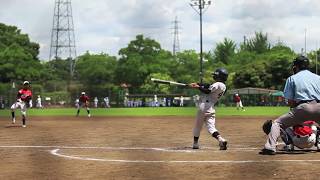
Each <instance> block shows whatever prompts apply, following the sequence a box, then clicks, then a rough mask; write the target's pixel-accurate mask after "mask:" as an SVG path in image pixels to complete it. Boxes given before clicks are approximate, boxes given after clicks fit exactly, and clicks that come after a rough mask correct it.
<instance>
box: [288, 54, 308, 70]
mask: <svg viewBox="0 0 320 180" xmlns="http://www.w3.org/2000/svg"><path fill="white" fill-rule="evenodd" d="M309 64H310V62H309V59H308V58H307V57H305V56H303V55H300V56H298V57H296V58H295V59H294V60H293V64H292V65H293V66H295V67H298V68H299V69H300V70H303V69H308V67H309Z"/></svg>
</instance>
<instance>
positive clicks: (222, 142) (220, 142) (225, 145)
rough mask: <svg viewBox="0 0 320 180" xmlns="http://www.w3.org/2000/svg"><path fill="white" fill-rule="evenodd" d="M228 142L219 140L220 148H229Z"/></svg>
mask: <svg viewBox="0 0 320 180" xmlns="http://www.w3.org/2000/svg"><path fill="white" fill-rule="evenodd" d="M227 144H228V142H227V141H226V140H224V141H219V147H220V150H227Z"/></svg>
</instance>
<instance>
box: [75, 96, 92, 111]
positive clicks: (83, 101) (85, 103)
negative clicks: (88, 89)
mask: <svg viewBox="0 0 320 180" xmlns="http://www.w3.org/2000/svg"><path fill="white" fill-rule="evenodd" d="M81 107H85V108H86V109H87V112H88V117H91V115H90V109H89V97H88V96H87V95H86V93H85V92H82V93H81V96H80V97H79V106H78V111H77V116H79V113H80V108H81Z"/></svg>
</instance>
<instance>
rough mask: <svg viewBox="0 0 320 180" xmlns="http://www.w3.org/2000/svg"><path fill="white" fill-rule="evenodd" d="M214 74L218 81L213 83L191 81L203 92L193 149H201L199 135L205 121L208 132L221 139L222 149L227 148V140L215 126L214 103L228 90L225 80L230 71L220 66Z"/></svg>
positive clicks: (193, 86) (194, 132) (195, 127)
mask: <svg viewBox="0 0 320 180" xmlns="http://www.w3.org/2000/svg"><path fill="white" fill-rule="evenodd" d="M212 75H213V79H214V80H215V81H216V82H215V83H213V84H211V85H209V84H199V83H191V84H190V85H189V86H190V87H192V88H198V89H199V90H200V91H201V92H202V93H201V95H200V99H199V110H198V113H197V118H196V121H195V125H194V128H193V136H194V141H193V149H199V136H200V131H201V129H202V126H203V123H205V124H206V126H207V128H208V132H209V133H210V134H211V135H212V137H214V138H215V139H217V140H218V141H219V146H220V150H226V149H227V141H226V140H225V139H224V138H223V137H222V136H221V135H220V133H219V132H218V130H217V129H216V126H215V124H216V122H215V121H216V119H215V109H214V105H215V104H216V103H217V102H218V101H219V99H220V97H221V96H222V95H224V94H225V92H226V90H227V87H226V85H225V81H226V80H227V78H228V72H227V70H226V69H224V68H218V69H216V70H215V71H214V72H213V73H212Z"/></svg>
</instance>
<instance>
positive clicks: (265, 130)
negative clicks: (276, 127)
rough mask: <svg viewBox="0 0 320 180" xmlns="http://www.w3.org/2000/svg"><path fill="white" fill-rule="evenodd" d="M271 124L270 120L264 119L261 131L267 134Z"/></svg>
mask: <svg viewBox="0 0 320 180" xmlns="http://www.w3.org/2000/svg"><path fill="white" fill-rule="evenodd" d="M271 126H272V120H266V121H265V122H264V123H263V125H262V130H263V132H264V133H266V134H267V135H268V134H269V133H270V131H271Z"/></svg>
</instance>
